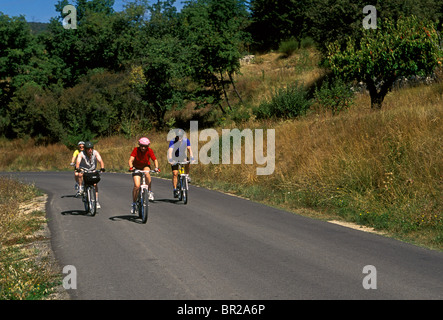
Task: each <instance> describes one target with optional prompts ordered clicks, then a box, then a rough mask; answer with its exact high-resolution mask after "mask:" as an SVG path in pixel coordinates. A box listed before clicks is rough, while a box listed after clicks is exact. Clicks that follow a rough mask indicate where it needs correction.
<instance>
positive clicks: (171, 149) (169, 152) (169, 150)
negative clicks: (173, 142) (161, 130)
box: [168, 148, 173, 163]
mask: <svg viewBox="0 0 443 320" xmlns="http://www.w3.org/2000/svg"><path fill="white" fill-rule="evenodd" d="M172 151H173V148H169V149H168V161H169V163H171V162H172Z"/></svg>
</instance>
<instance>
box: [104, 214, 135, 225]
mask: <svg viewBox="0 0 443 320" xmlns="http://www.w3.org/2000/svg"><path fill="white" fill-rule="evenodd" d="M109 220H112V221H130V222H134V223H138V224H142V221H141V220H140V218H139V217H138V216H136V215H133V214H127V215H123V216H115V217H110V218H109Z"/></svg>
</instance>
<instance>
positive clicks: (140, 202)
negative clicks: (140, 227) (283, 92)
mask: <svg viewBox="0 0 443 320" xmlns="http://www.w3.org/2000/svg"><path fill="white" fill-rule="evenodd" d="M133 172H134V173H136V174H137V173H141V181H140V190H139V191H138V196H137V211H138V216H139V217H140V219H142V223H146V222H147V221H148V212H149V199H148V197H149V195H148V192H149V189H148V188H149V186H148V185H147V184H146V173H156V171H155V170H146V171H145V170H138V169H136V170H134V171H133Z"/></svg>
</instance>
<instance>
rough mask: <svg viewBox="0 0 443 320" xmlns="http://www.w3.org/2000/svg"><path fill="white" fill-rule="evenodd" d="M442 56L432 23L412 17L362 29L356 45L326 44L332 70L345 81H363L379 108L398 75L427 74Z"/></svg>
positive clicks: (376, 106)
mask: <svg viewBox="0 0 443 320" xmlns="http://www.w3.org/2000/svg"><path fill="white" fill-rule="evenodd" d="M441 57H442V50H441V48H440V47H439V38H438V34H437V31H436V29H435V28H434V25H433V23H431V22H429V21H425V20H422V19H418V18H417V17H415V16H411V17H406V18H400V19H399V20H398V21H397V22H396V23H394V22H393V21H391V20H387V19H386V20H385V21H384V22H383V23H379V24H378V28H377V29H376V30H373V29H368V30H364V32H363V38H362V39H360V41H359V45H357V44H356V40H353V39H349V41H348V44H347V46H346V49H345V50H341V48H340V45H339V44H338V42H335V43H333V44H330V45H329V46H328V60H329V63H330V65H331V68H332V70H333V72H334V73H335V74H336V75H342V76H344V77H345V78H346V79H348V80H351V79H355V80H358V81H363V82H364V83H365V84H366V86H367V89H368V90H369V94H370V96H371V107H372V108H374V109H380V108H381V107H382V103H383V100H384V98H385V96H386V94H387V93H388V92H389V90H390V89H391V88H392V85H393V84H394V81H395V80H396V79H397V78H398V77H401V76H404V77H408V76H411V75H420V76H425V75H429V74H431V73H432V72H433V71H434V69H435V67H436V66H437V65H438V62H439V58H441Z"/></svg>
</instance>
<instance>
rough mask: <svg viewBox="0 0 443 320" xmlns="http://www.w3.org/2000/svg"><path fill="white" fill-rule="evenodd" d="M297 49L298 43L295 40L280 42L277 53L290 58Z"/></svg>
mask: <svg viewBox="0 0 443 320" xmlns="http://www.w3.org/2000/svg"><path fill="white" fill-rule="evenodd" d="M298 48H299V43H298V41H297V40H296V39H295V38H291V39H289V40H286V41H282V42H281V43H280V46H279V47H278V52H280V53H283V55H285V56H286V57H289V56H291V55H292V54H293V53H294V52H295V51H297V50H298Z"/></svg>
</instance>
